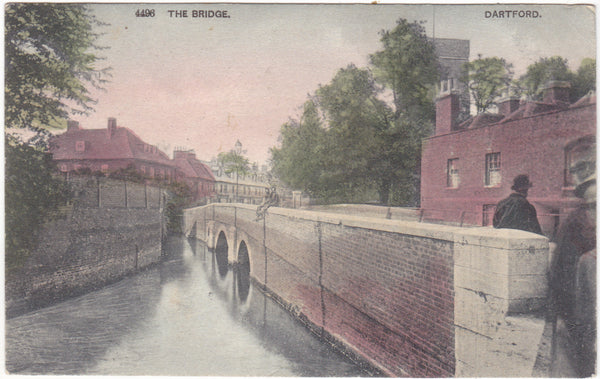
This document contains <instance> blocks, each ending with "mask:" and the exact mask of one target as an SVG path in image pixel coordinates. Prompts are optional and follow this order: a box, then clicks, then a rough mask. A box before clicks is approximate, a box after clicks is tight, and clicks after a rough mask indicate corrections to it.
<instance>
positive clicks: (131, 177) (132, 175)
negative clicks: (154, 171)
mask: <svg viewBox="0 0 600 379" xmlns="http://www.w3.org/2000/svg"><path fill="white" fill-rule="evenodd" d="M108 177H109V178H111V179H121V180H127V181H130V182H134V183H144V182H145V181H146V177H145V176H144V175H142V174H141V173H140V172H139V171H138V170H137V169H136V168H135V166H134V165H133V164H130V165H129V166H127V167H125V168H120V169H118V170H115V171H113V172H111V173H110V174H108Z"/></svg>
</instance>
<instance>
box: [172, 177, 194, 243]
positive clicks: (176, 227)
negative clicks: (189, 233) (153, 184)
mask: <svg viewBox="0 0 600 379" xmlns="http://www.w3.org/2000/svg"><path fill="white" fill-rule="evenodd" d="M167 191H168V192H169V200H168V201H167V204H166V216H167V231H168V232H169V233H182V232H183V230H182V226H183V209H184V208H185V207H186V206H188V205H189V202H190V200H191V197H192V191H191V189H190V187H189V186H188V185H187V184H186V183H183V182H173V183H169V184H168V185H167Z"/></svg>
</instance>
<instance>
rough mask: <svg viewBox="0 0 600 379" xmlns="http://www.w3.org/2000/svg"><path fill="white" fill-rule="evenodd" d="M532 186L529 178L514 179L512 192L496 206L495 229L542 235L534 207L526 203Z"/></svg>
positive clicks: (519, 177)
mask: <svg viewBox="0 0 600 379" xmlns="http://www.w3.org/2000/svg"><path fill="white" fill-rule="evenodd" d="M532 186H533V184H531V182H530V181H529V176H527V175H518V176H517V177H515V179H514V182H513V186H512V187H511V189H512V190H513V191H514V192H513V193H512V194H510V196H509V197H507V198H506V199H504V200H502V201H500V202H499V203H498V205H497V206H496V212H495V213H494V220H493V223H494V227H495V228H506V229H519V230H525V231H527V232H533V233H537V234H542V229H541V228H540V223H539V222H538V219H537V212H536V211H535V207H534V206H533V205H531V204H530V203H529V201H527V192H528V191H529V189H530V188H531V187H532Z"/></svg>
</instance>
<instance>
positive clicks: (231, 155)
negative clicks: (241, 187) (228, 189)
mask: <svg viewBox="0 0 600 379" xmlns="http://www.w3.org/2000/svg"><path fill="white" fill-rule="evenodd" d="M217 162H218V164H219V165H221V166H222V167H223V168H224V170H225V173H226V174H233V173H235V180H236V186H235V196H236V199H235V201H237V194H238V184H237V183H238V181H239V179H240V175H241V176H242V177H244V176H246V175H248V174H249V173H250V161H249V160H248V158H246V157H245V156H243V155H242V152H241V151H236V150H231V151H228V152H222V153H219V155H218V156H217Z"/></svg>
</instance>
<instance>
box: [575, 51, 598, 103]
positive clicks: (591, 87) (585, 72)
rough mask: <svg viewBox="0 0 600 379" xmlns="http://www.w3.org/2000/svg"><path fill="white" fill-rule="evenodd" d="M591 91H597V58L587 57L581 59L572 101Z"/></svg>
mask: <svg viewBox="0 0 600 379" xmlns="http://www.w3.org/2000/svg"><path fill="white" fill-rule="evenodd" d="M590 91H596V60H595V59H592V58H585V59H583V60H582V61H581V64H580V65H579V68H578V69H577V73H576V75H575V78H573V87H572V90H571V102H575V101H577V100H579V99H581V98H582V97H583V96H585V95H587V94H588V93H589V92H590Z"/></svg>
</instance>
